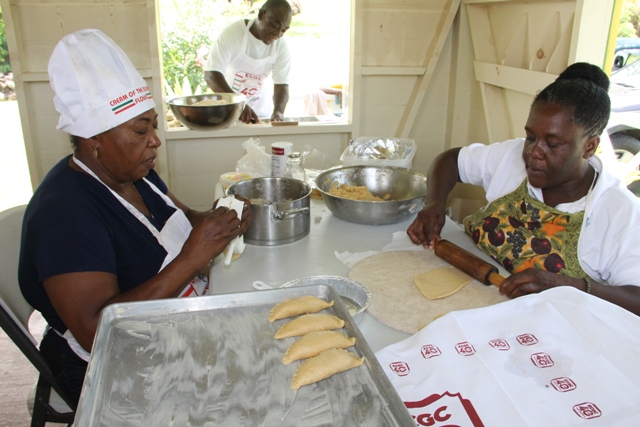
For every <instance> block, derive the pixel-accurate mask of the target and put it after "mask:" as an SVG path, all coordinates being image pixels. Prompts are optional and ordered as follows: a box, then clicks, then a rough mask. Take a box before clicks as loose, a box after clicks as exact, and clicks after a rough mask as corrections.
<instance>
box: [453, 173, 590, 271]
mask: <svg viewBox="0 0 640 427" xmlns="http://www.w3.org/2000/svg"><path fill="white" fill-rule="evenodd" d="M583 218H584V210H583V211H580V212H576V213H573V214H568V213H566V212H561V211H559V210H557V209H554V208H552V207H550V206H547V205H545V204H544V203H543V202H541V201H540V200H537V199H535V198H534V197H532V196H531V195H530V194H529V191H528V188H527V178H525V179H524V181H522V184H520V186H519V187H518V188H517V189H516V190H515V191H513V192H511V193H509V194H507V195H505V196H502V197H499V198H497V199H496V200H494V201H493V202H491V203H490V204H489V205H488V206H487V207H486V208H485V209H484V210H480V211H478V212H476V213H475V214H473V215H471V216H469V217H467V218H465V220H464V227H465V231H466V232H467V233H468V234H469V235H470V236H471V238H472V239H473V241H474V243H475V244H476V246H478V247H479V248H480V249H481V250H482V251H483V252H485V253H486V254H488V255H490V256H491V257H492V258H494V259H495V260H496V261H498V262H499V263H500V264H502V265H503V266H504V268H505V269H507V270H508V271H509V272H510V273H517V272H519V271H523V270H526V269H528V268H537V269H540V270H546V271H550V272H552V273H559V274H562V275H565V276H570V277H577V278H584V277H586V276H587V274H586V273H585V272H584V270H582V267H581V266H580V263H579V261H578V238H579V237H580V231H581V229H582V220H583Z"/></svg>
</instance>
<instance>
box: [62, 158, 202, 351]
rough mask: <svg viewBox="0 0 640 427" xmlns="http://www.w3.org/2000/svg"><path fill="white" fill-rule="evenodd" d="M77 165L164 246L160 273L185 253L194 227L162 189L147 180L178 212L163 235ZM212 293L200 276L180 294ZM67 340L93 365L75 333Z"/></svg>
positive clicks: (68, 336) (134, 209) (168, 221)
mask: <svg viewBox="0 0 640 427" xmlns="http://www.w3.org/2000/svg"><path fill="white" fill-rule="evenodd" d="M72 159H73V161H74V162H75V163H76V164H77V165H78V166H80V168H82V170H84V171H85V172H87V173H88V174H89V175H91V176H92V177H94V178H95V179H97V180H98V182H100V183H101V184H102V185H104V186H105V187H107V188H108V189H109V191H111V194H113V195H114V196H115V198H116V199H118V201H119V202H120V203H121V204H122V205H123V206H124V207H125V208H127V210H128V211H129V212H130V213H131V214H132V215H133V216H134V217H136V218H137V219H138V221H140V222H141V223H142V224H144V226H145V227H147V229H148V230H149V231H150V232H151V234H153V236H154V237H155V238H156V239H157V240H158V243H159V244H160V246H162V247H163V248H164V249H165V250H166V251H167V256H166V257H165V258H164V261H163V263H162V266H161V267H160V270H158V272H160V271H162V269H164V268H165V267H166V266H167V264H169V263H170V262H171V261H173V259H174V258H175V257H176V256H177V255H178V254H179V253H180V251H181V250H182V246H183V245H184V242H185V241H186V240H187V238H188V237H189V234H190V233H191V230H192V227H191V223H190V222H189V220H188V219H187V216H186V215H185V214H184V212H182V210H180V209H179V208H178V207H177V206H176V205H175V204H174V203H173V201H172V200H171V199H170V198H169V197H167V196H166V195H165V194H163V193H162V191H160V189H158V187H156V186H155V185H153V183H151V182H150V181H149V180H147V179H146V178H144V180H145V182H146V183H147V184H149V186H150V187H151V189H152V190H153V191H155V192H156V193H157V194H158V195H159V196H160V197H162V199H163V200H164V201H165V203H166V204H167V205H169V206H171V207H172V208H174V209H176V211H175V212H174V213H173V215H171V217H169V219H168V220H167V222H166V223H165V225H164V227H162V231H158V230H157V229H156V228H155V227H154V226H153V224H151V222H150V221H149V220H148V219H147V217H146V216H144V215H143V214H142V213H141V212H140V211H139V210H137V209H136V208H135V207H133V205H132V204H131V203H129V202H127V201H126V200H125V199H123V198H122V197H121V196H120V195H119V194H118V193H116V192H115V191H113V190H112V189H111V188H109V186H108V185H107V184H105V183H104V182H102V181H101V180H100V178H98V176H97V175H96V174H95V173H94V172H93V171H92V170H91V169H89V168H88V167H87V166H86V165H85V164H84V163H82V162H81V161H80V160H78V159H76V158H75V156H73V157H72ZM208 292H209V283H208V279H207V276H205V275H204V274H198V275H197V276H196V277H194V278H193V279H192V280H191V281H190V282H189V283H188V284H187V286H185V288H184V289H183V290H182V292H180V297H192V296H200V295H206V294H207V293H208ZM62 337H63V338H65V339H66V340H67V342H68V343H69V346H70V347H71V349H72V350H73V351H74V352H75V353H76V354H77V355H78V356H79V357H80V358H81V359H83V360H85V361H89V353H88V352H87V351H86V350H84V349H83V348H82V347H81V346H80V344H79V343H78V342H77V341H76V339H75V337H74V336H73V335H72V334H71V332H70V331H69V330H68V329H67V331H66V332H65V333H64V335H62Z"/></svg>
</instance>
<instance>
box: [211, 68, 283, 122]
mask: <svg viewBox="0 0 640 427" xmlns="http://www.w3.org/2000/svg"><path fill="white" fill-rule="evenodd" d="M204 79H205V81H206V82H207V86H209V88H211V90H212V91H214V92H217V93H234V91H233V89H231V86H229V84H228V83H227V80H226V79H225V78H224V76H223V75H222V73H221V72H219V71H205V72H204ZM288 99H289V96H288V92H287V100H288ZM285 105H286V102H285ZM283 111H284V109H283ZM240 121H242V122H243V123H260V119H259V118H258V115H257V114H256V112H255V111H253V109H251V107H249V106H248V105H247V106H245V107H244V110H243V111H242V115H240Z"/></svg>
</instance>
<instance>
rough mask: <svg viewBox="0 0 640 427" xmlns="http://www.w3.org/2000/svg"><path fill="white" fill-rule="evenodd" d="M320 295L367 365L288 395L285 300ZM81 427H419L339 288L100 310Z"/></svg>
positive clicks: (287, 290) (290, 340)
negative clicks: (280, 306) (276, 312)
mask: <svg viewBox="0 0 640 427" xmlns="http://www.w3.org/2000/svg"><path fill="white" fill-rule="evenodd" d="M302 295H315V296H318V297H320V298H323V299H325V300H327V301H330V300H334V301H335V304H334V306H333V307H330V308H329V309H326V310H325V311H323V312H327V313H330V314H335V315H336V316H338V317H340V318H342V319H344V320H345V327H344V330H343V332H345V333H347V334H348V335H349V336H353V337H356V345H355V346H354V347H351V348H349V349H348V350H349V351H351V352H353V353H354V354H356V355H357V356H358V357H362V356H364V357H365V362H364V364H363V365H362V366H360V367H358V368H354V369H351V370H349V371H346V372H343V373H340V374H337V375H334V376H332V377H330V378H328V379H326V380H323V381H320V382H318V383H316V384H312V385H308V386H304V387H301V388H300V389H299V390H291V387H290V385H291V379H292V377H293V374H294V373H295V371H296V369H297V367H298V366H299V365H300V363H301V361H298V362H294V363H292V364H290V365H283V364H282V362H281V359H282V356H283V355H284V353H285V351H286V350H287V348H288V347H289V346H290V345H291V344H292V343H293V342H294V341H295V340H296V339H297V337H296V338H286V339H283V340H276V339H274V338H273V336H274V334H275V332H276V331H277V330H278V328H279V327H280V326H281V325H282V324H284V323H285V322H286V321H287V319H283V320H278V321H275V322H273V323H269V321H268V320H267V318H268V314H269V310H271V308H272V307H273V306H274V305H275V304H277V303H278V302H280V301H282V300H284V299H286V298H294V297H298V296H302ZM75 424H76V425H81V426H114V425H117V426H122V427H125V426H138V425H145V426H159V425H176V426H214V425H226V426H240V425H244V426H254V425H263V426H339V425H342V426H413V425H415V423H414V422H413V420H412V418H411V416H410V415H409V412H408V411H407V410H406V408H405V406H404V404H403V402H402V400H401V399H400V398H399V396H398V394H397V393H396V391H395V389H394V388H393V386H392V385H391V383H390V382H389V380H388V378H387V377H386V375H385V373H384V372H383V370H382V368H381V367H380V364H379V363H378V361H377V359H376V358H375V356H374V354H373V352H372V351H371V349H370V348H369V346H368V345H367V343H366V341H365V339H364V337H363V336H362V334H361V333H360V331H359V330H358V328H357V326H356V325H355V322H353V320H352V318H351V316H350V315H349V313H348V311H347V308H346V307H345V306H344V304H343V303H342V301H341V299H340V298H339V297H338V294H337V293H336V292H335V290H334V289H333V288H331V287H330V286H327V285H313V286H301V287H292V288H282V289H275V290H270V291H258V292H245V293H238V294H226V295H216V296H208V297H199V298H182V299H171V300H157V301H145V302H137V303H126V304H115V305H111V306H109V307H107V308H106V309H104V310H103V312H102V315H101V318H100V323H99V326H98V331H97V334H96V338H95V343H94V345H93V351H92V353H91V360H90V362H89V368H88V370H87V375H86V378H85V382H84V385H83V390H82V395H81V399H80V404H79V407H78V412H77V415H76V419H75Z"/></svg>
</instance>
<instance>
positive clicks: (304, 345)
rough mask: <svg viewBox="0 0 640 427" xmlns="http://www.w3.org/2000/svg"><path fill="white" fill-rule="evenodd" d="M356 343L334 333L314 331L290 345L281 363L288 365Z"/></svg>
mask: <svg viewBox="0 0 640 427" xmlns="http://www.w3.org/2000/svg"><path fill="white" fill-rule="evenodd" d="M355 343H356V339H355V338H349V337H348V336H346V335H344V334H341V333H340V332H334V331H316V332H311V333H308V334H306V335H303V336H302V338H300V339H299V340H297V341H296V342H294V343H293V344H291V346H290V347H289V348H288V349H287V352H286V353H285V354H284V357H283V358H282V363H283V364H285V365H288V364H289V363H291V362H295V361H296V360H300V359H308V358H310V357H313V356H317V355H318V354H320V353H322V352H323V351H325V350H329V349H332V348H347V347H351V346H352V345H354V344H355Z"/></svg>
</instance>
